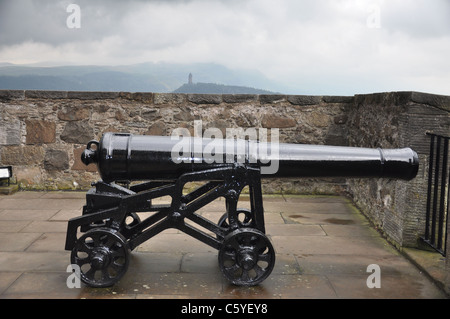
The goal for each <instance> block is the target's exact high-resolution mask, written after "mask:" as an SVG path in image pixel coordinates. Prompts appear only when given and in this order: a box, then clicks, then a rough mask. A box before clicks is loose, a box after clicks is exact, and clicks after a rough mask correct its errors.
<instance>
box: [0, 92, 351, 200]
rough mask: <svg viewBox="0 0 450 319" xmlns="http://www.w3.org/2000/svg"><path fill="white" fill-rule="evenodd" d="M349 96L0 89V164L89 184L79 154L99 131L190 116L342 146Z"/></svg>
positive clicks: (32, 184)
mask: <svg viewBox="0 0 450 319" xmlns="http://www.w3.org/2000/svg"><path fill="white" fill-rule="evenodd" d="M352 101H353V97H336V96H333V97H327V96H324V97H321V96H285V95H201V94H158V93H126V92H62V91H57V92H49V91H0V110H1V111H0V164H3V165H13V166H14V172H15V176H16V179H17V182H18V183H20V186H21V188H23V189H38V190H53V189H64V190H76V189H87V188H89V187H90V183H91V182H92V181H95V180H97V179H99V176H98V175H97V173H96V171H95V166H93V165H90V166H88V167H86V166H84V164H82V163H81V161H80V154H81V152H82V151H83V150H84V148H85V146H86V143H87V142H88V141H90V140H92V139H97V140H98V139H100V137H101V135H102V134H103V133H104V132H108V131H110V132H111V131H112V132H130V133H133V134H146V135H170V134H171V132H172V130H173V129H175V128H178V127H184V128H188V129H190V130H191V132H192V134H194V132H193V128H194V121H195V120H202V128H203V130H205V129H207V128H209V127H216V128H219V129H221V130H222V131H223V134H224V136H225V133H226V128H236V127H241V128H244V129H246V128H250V127H253V128H267V129H271V128H279V132H280V141H281V142H289V143H311V144H334V145H346V144H348V141H347V127H346V123H347V118H348V115H347V114H348V111H349V108H350V106H351V105H352ZM343 184H345V180H343V179H334V180H333V179H331V180H322V181H317V180H312V179H309V180H302V181H294V180H293V181H288V182H286V181H273V182H271V183H270V184H269V183H265V184H264V189H265V191H266V192H271V193H281V192H283V193H298V192H312V193H335V192H336V191H338V190H339V189H341V186H342V185H343Z"/></svg>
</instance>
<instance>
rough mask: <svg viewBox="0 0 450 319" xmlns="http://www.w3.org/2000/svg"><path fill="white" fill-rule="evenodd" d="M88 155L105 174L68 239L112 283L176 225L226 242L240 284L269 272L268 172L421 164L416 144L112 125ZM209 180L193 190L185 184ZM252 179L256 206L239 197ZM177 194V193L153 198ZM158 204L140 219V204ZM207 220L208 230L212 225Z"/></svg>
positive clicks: (220, 246) (96, 274)
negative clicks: (210, 209)
mask: <svg viewBox="0 0 450 319" xmlns="http://www.w3.org/2000/svg"><path fill="white" fill-rule="evenodd" d="M82 161H83V162H84V163H85V164H86V165H89V164H91V163H93V164H96V165H97V167H98V172H99V174H100V176H101V180H100V181H97V182H95V183H93V184H92V186H93V187H92V188H91V189H90V190H89V191H88V192H87V194H86V205H84V207H83V212H82V215H81V216H79V217H75V218H72V219H70V220H69V222H68V228H67V236H66V244H65V249H66V250H70V251H71V263H72V264H76V265H78V266H79V267H80V276H81V280H82V281H83V282H84V283H86V284H87V285H89V286H92V287H108V286H111V285H114V284H115V283H116V282H118V281H119V280H120V279H121V278H122V276H123V275H124V274H125V273H126V271H127V269H128V265H129V262H130V252H131V251H132V250H134V249H135V248H136V247H138V246H139V245H140V244H142V243H143V242H145V241H147V240H149V239H151V238H152V237H154V236H156V235H158V234H159V233H160V232H162V231H164V230H166V229H169V228H175V229H178V230H180V231H182V232H184V233H186V234H187V235H189V236H191V237H193V238H195V239H197V240H199V241H201V242H203V243H205V244H207V245H209V246H211V247H213V248H215V249H217V250H218V263H219V267H220V270H221V272H222V273H223V275H224V277H225V278H226V279H227V280H229V281H230V282H231V283H233V284H235V285H241V286H252V285H257V284H259V283H261V282H262V281H264V280H265V279H266V278H267V277H268V276H269V275H270V273H271V272H272V270H273V267H274V265H275V251H274V248H273V246H272V244H271V242H270V240H269V238H268V237H267V235H266V232H265V223H264V209H263V197H262V190H261V178H302V177H334V176H341V177H356V178H379V177H385V178H395V179H403V180H410V179H412V178H414V177H415V176H416V174H417V170H418V165H419V163H418V157H417V154H416V153H415V152H414V151H413V150H411V149H409V148H404V149H389V150H382V149H370V148H355V147H337V146H322V145H302V144H276V145H275V144H272V143H258V142H255V141H248V140H218V139H213V140H208V139H201V138H183V139H181V140H180V138H174V137H163V136H139V135H132V134H122V133H105V134H104V135H103V136H102V138H101V140H100V141H99V142H97V141H91V142H89V143H88V144H87V147H86V150H85V151H84V152H83V154H82ZM191 182H201V183H199V184H200V185H201V186H199V187H198V188H196V189H195V190H193V191H189V192H185V185H186V184H188V183H191ZM245 187H248V189H249V195H250V209H242V208H239V207H238V200H239V196H240V194H241V192H242V190H243V189H244V188H245ZM166 196H169V197H170V203H168V204H165V205H158V204H154V203H153V202H154V200H155V199H157V198H161V197H166ZM220 197H222V198H224V199H225V201H224V203H225V207H224V214H223V216H222V217H221V218H220V219H219V220H218V221H210V220H208V219H206V218H205V217H203V216H201V215H200V214H198V212H197V211H198V210H199V209H200V208H202V207H204V206H206V205H207V204H209V203H211V202H212V201H214V200H216V199H218V198H220ZM141 212H148V213H151V214H150V216H149V217H147V218H145V219H144V220H141V218H140V217H139V213H141ZM204 230H206V232H205V231H204Z"/></svg>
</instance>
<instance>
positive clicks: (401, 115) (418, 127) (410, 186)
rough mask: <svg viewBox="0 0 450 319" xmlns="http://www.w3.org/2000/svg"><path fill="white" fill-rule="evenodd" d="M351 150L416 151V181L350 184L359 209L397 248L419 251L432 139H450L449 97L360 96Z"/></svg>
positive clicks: (407, 94)
mask: <svg viewBox="0 0 450 319" xmlns="http://www.w3.org/2000/svg"><path fill="white" fill-rule="evenodd" d="M348 127H349V128H348V131H349V143H350V145H351V146H362V147H376V148H377V147H381V148H397V147H411V148H412V149H414V150H415V151H416V152H417V153H418V155H419V161H420V167H419V172H418V175H417V177H416V178H415V179H414V180H412V181H408V182H405V181H391V180H387V179H373V180H348V186H349V192H350V193H351V194H352V196H353V200H354V202H355V203H356V205H357V206H359V207H360V208H361V209H362V211H363V212H364V213H365V214H366V215H367V216H368V217H369V218H370V219H371V220H372V222H373V223H374V224H375V226H376V227H378V228H379V229H380V230H382V231H383V232H384V233H385V234H386V235H387V237H388V238H389V239H390V240H391V241H392V242H394V243H395V244H397V245H399V246H402V247H416V246H417V245H418V240H419V238H420V236H422V235H423V232H424V229H425V212H426V199H427V186H428V179H427V178H428V164H429V163H428V155H429V148H430V146H429V145H430V137H429V136H427V135H426V133H427V132H433V133H436V134H442V135H447V136H448V135H450V97H449V96H439V95H432V94H425V93H417V92H393V93H380V94H369V95H357V96H355V100H354V105H353V112H351V114H349V120H348Z"/></svg>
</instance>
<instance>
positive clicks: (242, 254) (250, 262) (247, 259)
mask: <svg viewBox="0 0 450 319" xmlns="http://www.w3.org/2000/svg"><path fill="white" fill-rule="evenodd" d="M257 261H258V258H257V256H256V254H255V253H254V252H253V250H252V249H242V250H240V251H239V253H238V254H237V262H238V264H239V265H240V266H241V267H242V268H244V269H245V270H250V269H253V267H255V265H256V263H257Z"/></svg>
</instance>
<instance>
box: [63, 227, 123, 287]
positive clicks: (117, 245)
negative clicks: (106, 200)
mask: <svg viewBox="0 0 450 319" xmlns="http://www.w3.org/2000/svg"><path fill="white" fill-rule="evenodd" d="M71 262H72V264H76V265H78V266H79V267H80V277H81V280H82V281H83V282H84V283H85V284H87V285H89V286H91V287H109V286H112V285H114V284H115V283H116V282H118V281H119V280H120V278H122V276H123V275H124V274H125V273H126V271H127V269H128V264H129V249H128V245H127V243H126V239H125V238H124V237H123V236H122V235H120V233H118V232H116V231H115V230H112V229H110V228H96V229H91V230H89V231H88V232H86V233H85V234H84V235H83V236H81V237H80V238H79V239H78V240H77V242H76V244H75V247H74V248H73V250H72V254H71Z"/></svg>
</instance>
